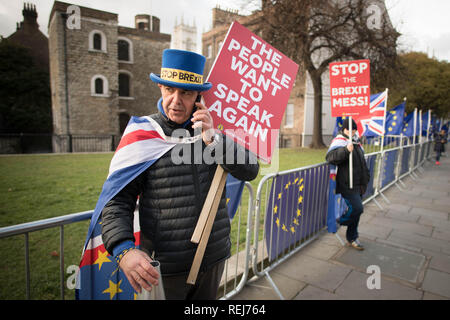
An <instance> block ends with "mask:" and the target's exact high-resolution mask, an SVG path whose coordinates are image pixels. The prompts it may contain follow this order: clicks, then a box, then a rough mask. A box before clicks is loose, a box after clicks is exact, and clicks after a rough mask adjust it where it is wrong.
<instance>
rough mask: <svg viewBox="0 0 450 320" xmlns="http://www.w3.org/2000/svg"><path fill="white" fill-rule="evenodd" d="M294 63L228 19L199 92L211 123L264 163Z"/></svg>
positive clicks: (273, 140) (288, 90)
mask: <svg viewBox="0 0 450 320" xmlns="http://www.w3.org/2000/svg"><path fill="white" fill-rule="evenodd" d="M297 71H298V65H297V64H296V63H295V62H293V61H292V60H291V59H289V58H288V57H286V56H285V55H283V54H282V53H281V52H279V51H278V50H277V49H275V48H274V47H272V46H271V45H269V44H268V43H266V42H265V41H264V40H262V39H261V38H260V37H258V36H256V35H255V34H253V33H252V32H251V31H249V30H248V29H247V28H245V27H244V26H242V25H241V24H239V23H238V22H233V23H232V25H231V26H230V29H229V30H228V34H227V36H226V38H225V40H224V41H223V44H222V48H221V50H220V52H219V54H218V56H217V58H216V61H215V62H214V65H213V67H212V69H211V72H210V74H209V76H208V80H207V81H209V82H211V83H212V84H213V87H212V88H211V89H210V90H208V91H207V92H205V93H204V94H203V97H204V99H205V103H206V105H207V106H208V108H209V111H210V114H211V115H212V117H213V120H214V125H215V126H216V128H217V129H218V130H220V131H222V132H223V133H224V134H226V135H227V137H229V138H232V139H233V140H234V141H236V143H239V144H241V145H243V146H244V147H245V148H247V149H248V150H250V151H251V152H253V153H255V154H256V155H257V156H258V157H259V158H260V159H262V160H264V161H265V162H268V163H270V161H271V157H272V152H273V150H274V147H275V143H276V141H277V139H278V132H279V129H280V126H281V121H282V119H283V114H284V110H285V109H286V106H287V103H288V100H289V95H290V93H291V90H292V87H293V85H294V82H295V78H296V76H297Z"/></svg>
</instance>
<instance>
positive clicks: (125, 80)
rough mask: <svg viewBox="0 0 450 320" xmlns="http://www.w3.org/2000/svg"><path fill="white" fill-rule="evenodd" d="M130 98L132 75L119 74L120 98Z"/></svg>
mask: <svg viewBox="0 0 450 320" xmlns="http://www.w3.org/2000/svg"><path fill="white" fill-rule="evenodd" d="M129 96H130V75H129V74H127V73H123V72H121V73H119V97H129Z"/></svg>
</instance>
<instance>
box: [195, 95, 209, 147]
mask: <svg viewBox="0 0 450 320" xmlns="http://www.w3.org/2000/svg"><path fill="white" fill-rule="evenodd" d="M191 121H192V123H193V125H192V127H193V128H194V129H195V128H202V139H203V142H205V144H206V145H209V144H210V143H211V142H212V141H213V138H214V133H215V131H214V122H213V119H212V117H211V114H210V113H209V110H208V108H207V107H206V106H205V105H204V104H203V103H202V102H201V95H198V96H197V99H196V100H195V106H194V113H193V114H192V118H191Z"/></svg>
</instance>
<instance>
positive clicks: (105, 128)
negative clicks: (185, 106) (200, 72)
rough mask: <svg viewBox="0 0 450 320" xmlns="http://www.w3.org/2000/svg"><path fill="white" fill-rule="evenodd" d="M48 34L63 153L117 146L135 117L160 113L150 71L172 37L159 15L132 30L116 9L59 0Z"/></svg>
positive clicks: (139, 20)
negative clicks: (163, 30)
mask: <svg viewBox="0 0 450 320" xmlns="http://www.w3.org/2000/svg"><path fill="white" fill-rule="evenodd" d="M48 31H49V53H50V82H51V83H50V84H51V90H52V111H53V128H54V135H55V138H54V141H53V147H54V151H55V152H67V151H74V152H76V151H109V150H111V149H112V148H113V147H114V145H115V144H117V142H118V139H119V136H120V134H121V133H122V132H123V130H124V128H125V126H126V124H127V122H128V120H129V118H130V116H143V115H148V114H151V113H154V112H156V110H157V109H156V103H157V101H158V98H159V97H160V92H159V88H158V87H157V86H156V85H155V84H154V83H153V82H152V81H151V80H150V79H149V74H150V73H151V72H154V73H159V71H160V68H161V57H162V51H163V50H164V49H166V48H169V46H170V40H171V36H170V35H169V34H163V33H160V20H159V19H158V18H157V17H154V16H150V15H145V14H138V15H136V16H135V28H128V27H123V26H119V25H118V15H117V14H115V13H111V12H106V11H100V10H95V9H92V8H87V7H81V6H74V5H71V4H69V3H64V2H59V1H55V2H54V4H53V8H52V10H51V13H50V17H49V28H48ZM83 136H84V138H83ZM86 136H89V137H90V140H89V141H88V140H87V138H86ZM94 136H95V137H94ZM92 137H94V138H92ZM87 141H88V142H89V143H87Z"/></svg>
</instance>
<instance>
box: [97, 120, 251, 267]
mask: <svg viewBox="0 0 450 320" xmlns="http://www.w3.org/2000/svg"><path fill="white" fill-rule="evenodd" d="M151 117H152V118H153V119H155V120H156V121H157V122H158V123H159V124H160V126H161V127H162V129H163V130H164V133H165V134H166V135H167V136H170V135H171V133H172V131H173V130H175V129H180V126H178V125H176V124H174V123H173V122H171V121H168V120H167V119H166V118H165V117H164V116H163V115H161V114H160V113H159V114H156V115H152V116H151ZM189 127H190V126H189ZM189 131H190V136H193V131H192V129H189ZM196 143H201V144H202V146H201V150H203V149H204V148H205V147H206V145H205V144H204V143H203V141H201V140H200V141H198V142H196ZM222 143H223V144H224V145H225V147H224V150H225V148H228V151H229V150H232V151H233V152H235V153H236V152H237V150H238V149H239V148H240V146H238V145H236V144H235V143H234V142H233V141H231V140H230V139H226V137H224V136H223V140H222ZM190 147H191V156H192V157H191V160H193V156H194V152H193V151H194V148H198V147H199V146H196V147H195V146H194V144H192V145H191V146H190ZM195 150H196V151H197V150H198V149H195ZM228 151H227V152H228ZM244 152H245V156H246V162H245V163H246V164H223V165H222V167H223V168H224V170H225V171H226V172H229V173H230V174H232V175H233V176H234V177H236V178H238V179H241V180H248V181H250V180H253V179H254V178H255V177H256V176H257V174H258V170H259V164H258V163H257V161H256V159H255V158H253V160H252V161H249V158H250V157H252V156H251V154H249V152H248V151H244ZM234 159H238V157H237V156H235V157H234ZM238 160H239V159H238ZM248 163H256V164H248ZM216 168H217V164H212V165H208V164H206V163H204V162H203V159H202V163H201V164H195V163H194V161H191V164H178V165H176V164H174V163H173V162H172V158H171V152H170V151H169V152H167V153H166V154H165V155H163V156H162V157H161V158H160V159H159V160H157V161H156V162H155V163H154V164H153V165H152V166H151V167H150V168H148V169H147V170H146V171H144V172H143V173H142V174H141V175H139V176H138V177H137V178H136V179H135V180H134V181H132V182H131V183H129V184H128V185H127V186H126V187H125V188H124V189H123V190H122V191H120V192H119V193H118V194H117V195H116V196H115V197H114V198H113V199H112V200H111V201H109V202H108V203H107V205H106V206H105V208H104V209H103V211H102V236H103V242H104V244H105V248H106V250H107V251H108V252H109V253H111V254H112V252H113V249H114V247H115V246H116V245H118V244H120V243H122V242H123V241H126V240H132V241H134V236H133V217H134V215H133V212H134V210H135V206H136V199H137V197H138V196H139V219H140V228H141V248H142V249H143V250H144V251H146V252H147V253H148V254H150V255H152V253H154V259H155V260H158V261H159V262H160V263H161V273H162V274H164V275H173V274H183V273H187V272H189V270H190V268H191V265H192V261H193V258H194V255H195V252H196V249H197V245H196V244H193V243H191V241H190V239H191V237H192V234H193V231H194V228H195V226H196V223H197V221H198V217H199V215H200V212H201V209H202V206H203V203H204V202H205V199H206V196H207V194H208V190H209V188H210V186H211V182H212V179H213V176H214V173H215V170H216ZM229 235H230V220H229V217H228V212H227V207H226V191H225V190H224V192H223V194H222V198H221V200H220V204H219V209H218V212H217V215H216V219H215V221H214V224H213V228H212V231H211V235H210V238H209V241H208V245H207V247H206V251H205V255H204V258H203V263H202V265H201V268H200V271H202V270H205V269H208V268H210V267H211V266H212V265H214V264H216V263H218V262H220V261H223V260H225V259H226V258H228V257H229V256H230V247H231V244H230V238H229Z"/></svg>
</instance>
